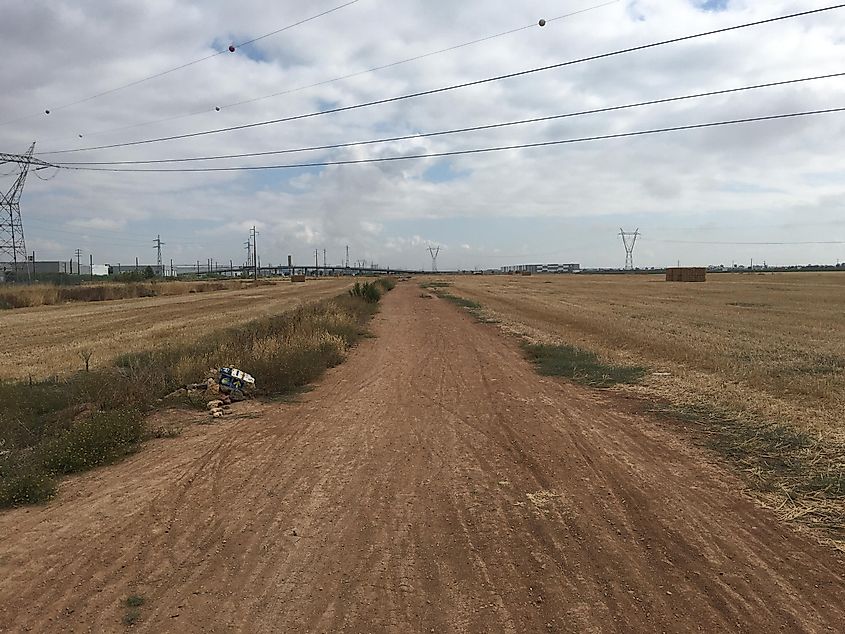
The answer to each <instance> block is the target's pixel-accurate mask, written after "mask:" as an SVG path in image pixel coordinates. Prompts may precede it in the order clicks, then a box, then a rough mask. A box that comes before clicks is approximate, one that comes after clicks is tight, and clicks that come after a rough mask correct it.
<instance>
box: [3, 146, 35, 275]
mask: <svg viewBox="0 0 845 634" xmlns="http://www.w3.org/2000/svg"><path fill="white" fill-rule="evenodd" d="M34 150H35V143H33V144H32V145H30V146H29V149H28V150H27V152H26V154H23V155H0V164H2V163H7V162H8V163H14V164H15V165H16V166H17V167H16V171H17V175H16V176H15V179H14V181H13V182H12V187H11V188H10V189H9V190H8V191H5V192H4V191H2V190H0V260H2V261H5V262H8V263H10V264H11V265H12V270H13V271H14V272H15V275H17V274H18V273H20V272H21V270H20V264H23V267H24V269H25V271H26V277H27V279H30V280H31V279H32V271H30V267H29V258H28V257H27V251H26V241H25V240H24V237H23V220H21V204H20V203H21V194H22V193H23V186H24V183H25V182H26V176H27V174H28V173H29V168H30V166H31V165H32V162H31V161H32V152H33V151H34ZM14 173H15V172H12V174H14Z"/></svg>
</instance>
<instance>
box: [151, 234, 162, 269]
mask: <svg viewBox="0 0 845 634" xmlns="http://www.w3.org/2000/svg"><path fill="white" fill-rule="evenodd" d="M163 246H165V244H164V242H162V241H161V235H157V236H156V238H155V240H153V249H155V251H156V275H158V276H160V277H164V265H163V264H162V263H161V247H163Z"/></svg>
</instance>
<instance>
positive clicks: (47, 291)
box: [0, 280, 251, 310]
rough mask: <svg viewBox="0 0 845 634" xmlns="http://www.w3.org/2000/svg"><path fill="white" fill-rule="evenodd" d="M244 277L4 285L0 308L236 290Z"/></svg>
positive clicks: (1, 292) (241, 284)
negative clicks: (203, 279) (64, 284)
mask: <svg viewBox="0 0 845 634" xmlns="http://www.w3.org/2000/svg"><path fill="white" fill-rule="evenodd" d="M250 284H251V282H249V281H243V280H209V281H160V280H157V281H147V282H128V283H127V282H89V283H85V284H79V285H69V286H59V285H56V284H31V285H23V284H22V285H4V286H2V287H0V309H7V310H8V309H15V308H31V307H33V306H52V305H54V304H65V303H67V302H102V301H112V300H115V299H134V298H136V297H158V296H164V295H187V294H189V293H208V292H212V291H223V290H237V289H240V288H245V287H247V286H249V285H250Z"/></svg>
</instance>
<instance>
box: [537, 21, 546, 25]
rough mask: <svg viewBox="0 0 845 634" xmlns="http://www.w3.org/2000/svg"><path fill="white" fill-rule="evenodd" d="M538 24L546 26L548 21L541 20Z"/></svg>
mask: <svg viewBox="0 0 845 634" xmlns="http://www.w3.org/2000/svg"><path fill="white" fill-rule="evenodd" d="M537 24H539V25H540V26H546V21H545V20H540V21H539V22H538V23H537Z"/></svg>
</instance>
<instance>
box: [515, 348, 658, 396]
mask: <svg viewBox="0 0 845 634" xmlns="http://www.w3.org/2000/svg"><path fill="white" fill-rule="evenodd" d="M522 347H523V350H524V351H525V353H526V355H527V356H528V358H529V360H530V361H532V362H533V363H534V365H535V366H536V367H537V371H538V372H539V373H540V374H544V375H547V376H564V377H567V378H569V379H573V380H575V381H578V382H579V383H585V384H586V385H591V386H593V387H611V386H613V385H616V384H618V383H635V382H637V381H638V380H639V379H641V378H642V377H643V375H644V374H645V368H640V367H634V366H620V365H612V364H608V363H602V362H601V361H600V360H599V358H598V357H597V356H596V355H595V354H594V353H592V352H590V351H589V350H582V349H581V348H576V347H574V346H566V345H557V346H555V345H546V344H530V343H525V344H523V346H522Z"/></svg>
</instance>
